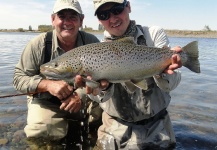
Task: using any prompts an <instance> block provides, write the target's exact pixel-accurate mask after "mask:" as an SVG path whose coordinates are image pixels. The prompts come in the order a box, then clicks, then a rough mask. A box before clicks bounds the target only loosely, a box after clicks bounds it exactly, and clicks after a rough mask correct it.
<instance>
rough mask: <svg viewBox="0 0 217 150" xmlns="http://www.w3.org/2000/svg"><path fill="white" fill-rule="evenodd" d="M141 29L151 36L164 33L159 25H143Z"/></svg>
mask: <svg viewBox="0 0 217 150" xmlns="http://www.w3.org/2000/svg"><path fill="white" fill-rule="evenodd" d="M142 28H143V31H144V32H145V33H146V34H150V35H151V36H156V35H158V34H165V35H166V33H165V31H164V29H163V28H162V27H160V26H150V27H148V26H143V27H142Z"/></svg>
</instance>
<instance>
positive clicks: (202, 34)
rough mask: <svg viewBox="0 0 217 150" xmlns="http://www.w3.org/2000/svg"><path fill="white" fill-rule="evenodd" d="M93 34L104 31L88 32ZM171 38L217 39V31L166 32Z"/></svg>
mask: <svg viewBox="0 0 217 150" xmlns="http://www.w3.org/2000/svg"><path fill="white" fill-rule="evenodd" d="M86 32H89V33H92V34H102V33H103V31H86ZM165 32H166V34H167V35H168V36H169V37H197V38H217V31H190V30H165Z"/></svg>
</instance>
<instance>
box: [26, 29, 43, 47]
mask: <svg viewBox="0 0 217 150" xmlns="http://www.w3.org/2000/svg"><path fill="white" fill-rule="evenodd" d="M45 37H46V32H45V33H40V34H39V35H37V36H35V37H34V38H33V39H31V40H30V42H29V44H32V45H44V41H45Z"/></svg>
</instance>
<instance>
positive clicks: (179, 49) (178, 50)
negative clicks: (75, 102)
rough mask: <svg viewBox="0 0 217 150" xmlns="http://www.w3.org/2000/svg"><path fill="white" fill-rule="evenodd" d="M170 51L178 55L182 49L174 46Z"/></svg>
mask: <svg viewBox="0 0 217 150" xmlns="http://www.w3.org/2000/svg"><path fill="white" fill-rule="evenodd" d="M171 50H174V51H176V52H177V53H180V52H181V51H182V48H181V47H180V46H176V47H173V48H172V49H171Z"/></svg>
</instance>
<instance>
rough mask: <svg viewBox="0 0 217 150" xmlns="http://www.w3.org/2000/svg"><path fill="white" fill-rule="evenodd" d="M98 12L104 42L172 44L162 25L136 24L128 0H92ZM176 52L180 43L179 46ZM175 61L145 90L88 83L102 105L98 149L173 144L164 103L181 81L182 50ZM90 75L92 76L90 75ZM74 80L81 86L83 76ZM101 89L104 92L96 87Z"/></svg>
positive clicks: (142, 148) (128, 84) (130, 85)
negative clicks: (128, 39)
mask: <svg viewBox="0 0 217 150" xmlns="http://www.w3.org/2000/svg"><path fill="white" fill-rule="evenodd" d="M93 3H94V8H95V15H96V16H97V18H98V20H99V22H100V24H102V25H103V26H104V28H105V32H104V36H105V41H112V40H116V39H119V38H124V37H127V36H132V37H134V42H135V43H137V44H139V45H147V46H154V47H163V46H165V45H167V46H169V40H168V37H167V36H166V34H165V32H164V30H163V29H162V28H160V27H158V26H152V27H147V26H141V25H136V23H135V21H133V20H130V16H129V14H130V12H131V5H130V2H129V1H127V0H93ZM174 50H176V51H177V52H179V51H181V48H180V47H178V46H177V47H175V48H174ZM171 59H172V64H171V65H170V66H168V68H167V69H165V70H164V72H163V73H162V74H160V75H156V76H153V77H150V78H147V79H145V80H142V81H141V82H146V83H147V84H148V89H147V90H143V89H140V88H138V87H137V86H135V85H134V84H133V83H132V82H125V83H108V82H107V81H106V80H101V81H100V83H101V86H100V87H101V89H100V90H99V89H96V90H95V89H91V88H90V87H86V90H87V93H88V94H90V97H91V99H92V100H94V101H98V102H102V103H100V106H101V108H102V109H103V110H104V112H103V115H102V121H103V124H102V126H100V127H99V129H98V141H97V145H96V147H95V148H96V149H106V150H116V149H118V150H119V149H125V150H128V149H132V150H137V149H139V150H145V149H151V150H152V149H168V148H171V147H174V145H175V142H176V141H175V136H174V131H173V128H172V124H171V121H170V117H169V115H168V112H167V110H166V108H167V107H168V105H169V103H170V100H171V97H170V94H169V92H170V91H171V90H173V89H175V88H176V87H177V86H178V84H179V83H180V80H181V73H180V72H179V71H178V70H177V69H178V68H180V67H181V66H182V64H181V61H180V57H179V56H178V55H173V56H172V58H171ZM90 78H91V77H90ZM76 82H77V84H78V85H82V84H83V83H82V82H81V77H79V76H77V78H76ZM97 91H102V92H97Z"/></svg>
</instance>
